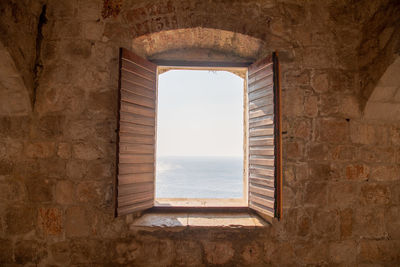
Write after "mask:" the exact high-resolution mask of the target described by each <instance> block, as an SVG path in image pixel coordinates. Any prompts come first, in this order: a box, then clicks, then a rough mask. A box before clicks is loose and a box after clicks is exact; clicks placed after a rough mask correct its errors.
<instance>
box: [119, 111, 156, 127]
mask: <svg viewBox="0 0 400 267" xmlns="http://www.w3.org/2000/svg"><path fill="white" fill-rule="evenodd" d="M120 121H121V122H129V123H136V124H140V125H149V126H154V125H155V121H154V118H152V117H146V116H142V115H138V114H133V113H129V112H123V111H121V112H120Z"/></svg>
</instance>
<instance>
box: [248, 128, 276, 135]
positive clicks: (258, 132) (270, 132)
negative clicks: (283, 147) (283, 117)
mask: <svg viewBox="0 0 400 267" xmlns="http://www.w3.org/2000/svg"><path fill="white" fill-rule="evenodd" d="M273 134H274V128H271V127H262V128H252V129H250V136H251V137H253V136H263V135H273Z"/></svg>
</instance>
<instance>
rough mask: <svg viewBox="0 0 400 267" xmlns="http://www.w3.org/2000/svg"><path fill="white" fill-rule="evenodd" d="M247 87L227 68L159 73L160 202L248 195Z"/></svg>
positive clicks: (158, 193) (158, 172)
mask: <svg viewBox="0 0 400 267" xmlns="http://www.w3.org/2000/svg"><path fill="white" fill-rule="evenodd" d="M243 88H244V79H243V78H241V77H239V76H238V75H236V74H233V73H231V72H228V71H215V70H212V71H211V70H177V69H175V70H169V71H167V72H165V73H162V74H159V78H158V111H157V114H158V116H157V150H156V151H157V152H156V155H157V160H156V201H157V199H166V198H167V199H232V198H233V199H243V198H244V189H243V186H244V170H243V169H244V160H243V159H244V146H243V140H244V124H243V123H244V118H243V114H244V109H243V107H244V99H243V98H244V91H243Z"/></svg>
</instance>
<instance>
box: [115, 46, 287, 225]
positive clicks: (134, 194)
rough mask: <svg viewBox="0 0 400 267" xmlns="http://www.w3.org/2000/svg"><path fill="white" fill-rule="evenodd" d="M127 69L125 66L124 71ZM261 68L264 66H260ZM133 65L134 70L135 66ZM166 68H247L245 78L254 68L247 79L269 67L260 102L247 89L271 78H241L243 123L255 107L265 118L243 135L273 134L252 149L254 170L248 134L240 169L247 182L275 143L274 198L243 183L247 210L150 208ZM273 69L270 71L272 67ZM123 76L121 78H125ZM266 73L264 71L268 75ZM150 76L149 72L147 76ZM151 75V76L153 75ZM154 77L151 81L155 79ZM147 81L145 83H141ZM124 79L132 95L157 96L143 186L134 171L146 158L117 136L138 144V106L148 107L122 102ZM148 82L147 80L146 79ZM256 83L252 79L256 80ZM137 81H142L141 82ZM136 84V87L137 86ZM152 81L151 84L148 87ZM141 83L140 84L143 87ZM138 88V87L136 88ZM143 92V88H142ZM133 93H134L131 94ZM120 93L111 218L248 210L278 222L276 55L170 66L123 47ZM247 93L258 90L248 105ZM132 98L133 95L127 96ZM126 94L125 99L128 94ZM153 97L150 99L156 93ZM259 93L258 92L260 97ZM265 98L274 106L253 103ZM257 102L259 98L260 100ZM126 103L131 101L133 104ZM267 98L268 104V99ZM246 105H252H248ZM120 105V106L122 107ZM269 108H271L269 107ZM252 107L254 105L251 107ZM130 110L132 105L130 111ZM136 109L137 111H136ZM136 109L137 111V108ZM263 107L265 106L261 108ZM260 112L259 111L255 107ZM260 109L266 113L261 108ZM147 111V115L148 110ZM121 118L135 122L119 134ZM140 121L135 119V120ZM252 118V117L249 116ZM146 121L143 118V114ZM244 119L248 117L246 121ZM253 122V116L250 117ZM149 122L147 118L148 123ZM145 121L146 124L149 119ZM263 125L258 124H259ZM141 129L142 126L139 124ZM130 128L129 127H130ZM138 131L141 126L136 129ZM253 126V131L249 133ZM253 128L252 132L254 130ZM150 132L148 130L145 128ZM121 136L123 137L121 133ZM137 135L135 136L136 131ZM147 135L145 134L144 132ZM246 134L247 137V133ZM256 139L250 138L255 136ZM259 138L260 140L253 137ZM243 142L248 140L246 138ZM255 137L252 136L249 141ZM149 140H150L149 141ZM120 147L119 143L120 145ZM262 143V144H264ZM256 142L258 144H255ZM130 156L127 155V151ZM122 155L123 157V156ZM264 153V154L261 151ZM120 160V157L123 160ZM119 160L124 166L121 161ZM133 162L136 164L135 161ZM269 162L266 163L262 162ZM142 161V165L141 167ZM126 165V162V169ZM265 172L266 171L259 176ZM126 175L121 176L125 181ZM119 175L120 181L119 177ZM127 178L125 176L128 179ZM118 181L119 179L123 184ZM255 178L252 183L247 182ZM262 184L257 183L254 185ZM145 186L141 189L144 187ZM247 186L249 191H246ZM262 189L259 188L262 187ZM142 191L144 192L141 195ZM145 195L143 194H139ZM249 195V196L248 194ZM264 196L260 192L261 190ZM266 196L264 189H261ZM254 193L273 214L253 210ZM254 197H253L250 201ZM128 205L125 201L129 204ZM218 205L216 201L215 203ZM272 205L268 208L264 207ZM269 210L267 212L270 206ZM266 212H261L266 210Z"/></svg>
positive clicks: (279, 164)
mask: <svg viewBox="0 0 400 267" xmlns="http://www.w3.org/2000/svg"><path fill="white" fill-rule="evenodd" d="M124 64H125V67H124ZM129 64H130V65H132V66H133V67H132V69H129V68H127V67H126V66H127V65H129ZM263 64H264V66H263ZM134 65H135V66H134ZM160 65H161V66H164V67H165V66H166V67H174V68H177V67H178V68H179V67H185V68H188V67H189V68H203V69H211V68H225V69H227V68H247V69H248V71H247V73H249V71H250V69H252V71H254V69H256V71H255V72H252V73H251V75H254V74H255V73H257V72H258V71H260V70H261V69H263V68H266V69H268V68H270V70H269V73H272V81H271V83H270V84H268V83H264V85H262V86H263V87H262V88H264V87H265V89H263V90H267V91H268V92H269V93H268V92H264V93H266V94H267V95H269V96H268V97H261V96H258V95H259V93H260V91H258V90H259V89H249V88H250V87H251V86H254V84H253V85H251V83H252V82H253V83H254V81H258V80H261V79H265V78H266V77H267V76H269V75H270V74H264V73H261V75H259V74H257V75H256V76H262V77H264V78H260V77H256V76H253V77H252V78H251V80H252V81H250V82H249V76H250V75H249V74H248V75H246V79H244V83H245V84H244V85H245V86H244V90H245V91H244V93H245V98H244V103H246V106H247V109H246V108H244V114H245V118H246V122H247V123H248V124H249V120H250V118H251V116H250V111H249V110H253V111H254V107H256V108H257V113H258V114H259V112H261V114H263V115H261V116H262V117H265V116H266V117H267V118H260V119H261V121H259V120H257V122H255V121H254V120H253V126H250V125H248V127H244V131H245V133H247V131H249V129H253V134H254V133H255V132H257V133H258V132H259V130H262V131H261V132H266V131H264V130H265V129H260V128H258V127H259V125H265V126H263V127H262V128H265V127H269V129H271V126H272V129H273V135H272V139H269V138H270V137H268V136H269V134H267V135H266V136H261V135H260V137H259V138H261V139H263V140H264V139H266V140H267V141H268V140H269V141H268V142H267V143H262V144H261V146H263V147H262V148H258V147H257V148H255V149H256V151H258V152H257V153H255V154H254V153H253V154H252V155H253V156H255V157H253V161H254V162H255V163H253V164H255V165H256V166H253V167H251V166H250V165H251V159H250V157H249V155H250V147H251V146H252V145H251V140H250V139H251V138H252V137H251V134H250V131H249V132H248V136H247V139H245V142H249V143H246V145H245V146H244V147H245V151H246V152H247V153H246V157H245V159H247V162H244V166H246V167H247V169H245V170H244V177H245V178H246V179H250V177H249V175H251V173H250V171H251V170H252V168H256V169H257V168H258V167H260V166H258V165H259V164H264V163H261V161H262V162H271V159H268V158H261V159H263V160H259V159H258V158H260V157H259V156H257V155H270V154H258V153H259V152H260V153H261V152H263V151H264V149H267V148H266V147H265V146H267V147H268V146H271V145H269V143H271V140H273V141H272V143H273V148H272V149H273V151H274V152H273V155H274V157H273V161H274V164H273V165H272V166H273V167H272V169H269V170H273V173H274V174H273V175H272V176H271V174H268V176H267V177H270V178H268V179H271V178H272V183H273V187H272V189H273V193H272V198H271V188H269V189H268V191H269V192H270V193H268V194H266V195H264V193H263V192H258V191H260V190H257V191H252V189H251V188H250V187H248V186H249V184H250V182H249V181H248V182H246V183H244V190H246V189H247V190H246V192H247V193H246V194H245V195H244V197H245V198H246V197H247V199H246V201H245V203H246V205H243V206H229V205H226V206H220V205H219V206H212V207H204V206H200V207H193V206H167V207H166V206H161V207H160V206H154V204H155V179H156V177H155V165H156V138H157V133H156V130H157V127H156V126H157V121H156V120H157V106H158V105H157V104H158V103H157V100H158V96H157V91H158V84H157V82H158V69H159V66H160ZM270 66H272V68H271V67H270ZM146 69H147V71H150V72H152V73H155V76H151V75H150V76H151V77H153V78H151V77H150V78H146V77H145V76H143V75H146V73H143V71H146ZM123 73H125V74H124V75H125V76H124V75H123ZM266 73H267V72H266ZM147 74H148V73H147ZM132 75H133V76H135V75H136V77H133V80H132V81H130V80H129V79H127V77H128V76H131V77H132ZM152 75H153V74H152ZM154 77H155V78H154ZM143 78H145V79H143ZM124 79H125V82H128V83H131V82H133V84H135V83H136V84H137V85H134V86H133V87H132V85H130V89H129V90H133V91H134V92H136V90H139V91H140V90H142V89H143V88H136V87H143V85H144V84H146V85H147V87H148V88H153V89H151V90H153V91H154V93H155V98H152V99H153V100H152V101H155V103H154V104H155V107H154V108H153V109H152V113H151V114H154V115H153V117H154V118H153V119H154V121H153V123H154V124H153V125H154V126H153V127H154V130H153V134H152V135H151V136H152V138H153V143H152V144H153V146H154V150H153V154H152V156H153V161H152V165H153V172H152V175H150V173H149V172H148V173H147V174H149V177H147V176H146V177H147V178H146V180H145V181H146V182H144V178H143V175H141V174H142V173H141V172H137V171H138V170H142V169H144V167H142V165H141V163H140V162H141V161H140V160H144V158H145V157H143V155H142V154H140V153H139V152H138V153H136V154H135V153H131V152H132V151H131V150H130V149H133V148H129V149H128V150H127V147H128V146H130V143H129V142H128V144H127V143H124V141H121V136H123V137H125V139H126V137H127V135H128V137H129V138H131V139H130V140H138V139H140V137H138V136H137V134H139V135H140V134H141V131H142V130H143V127H140V126H141V125H135V124H136V123H137V122H136V121H140V120H143V118H140V117H143V116H142V115H143V114H142V113H141V112H143V106H141V105H142V104H144V103H147V104H148V102H147V101H146V102H144V103H139V104H137V103H135V102H129V101H128V102H126V98H127V97H128V98H129V97H132V98H131V99H133V100H135V97H133V96H127V95H126V93H124V94H125V96H124V97H125V99H123V97H122V96H121V95H122V94H123V93H122V92H123V91H128V92H129V90H127V88H124V86H122V83H123V80H124ZM146 79H147V80H146ZM254 79H255V80H254ZM270 79H271V77H268V80H270ZM140 80H141V81H140ZM138 81H139V82H138ZM149 81H150V84H149V83H148V82H149ZM143 82H144V83H143ZM140 83H142V84H141V85H140ZM145 87H146V86H145ZM255 87H257V88H260V87H259V85H257V86H255ZM132 88H133V89H132ZM118 90H119V91H118V92H119V99H118V101H119V112H118V129H117V132H118V136H117V175H116V176H115V183H114V192H115V193H114V196H115V217H117V216H121V215H126V214H129V213H133V212H137V211H144V210H163V211H165V210H168V211H189V212H191V211H206V212H211V211H218V212H232V211H238V212H242V211H246V212H252V213H257V214H258V215H260V216H261V217H262V218H264V219H266V220H268V221H270V220H271V219H272V218H277V219H278V220H279V219H280V218H281V217H282V153H281V150H282V114H281V88H280V67H279V62H278V57H277V52H274V53H272V54H271V55H270V56H267V57H265V58H263V59H261V60H257V61H256V62H254V63H253V62H214V61H196V62H195V61H176V60H174V61H172V60H151V61H149V60H147V59H144V58H141V57H139V56H137V55H136V54H134V53H132V52H130V51H129V50H127V49H124V48H121V49H120V61H119V88H118ZM246 90H250V91H248V92H246ZM251 91H256V92H257V94H256V95H253V100H251V97H250V98H249V99H247V97H248V96H249V95H250V94H251V93H252V92H251ZM271 92H272V97H271ZM130 93H132V92H130ZM130 93H129V94H130ZM154 93H153V94H154ZM261 93H262V92H261ZM260 97H261V98H267V100H266V101H272V102H260V101H256V102H258V103H255V102H254V101H255V100H254V99H257V100H261V98H260ZM259 98H260V99H259ZM131 99H129V100H131ZM268 99H269V100H268ZM249 100H250V101H249ZM252 101H253V103H251V104H252V105H253V107H251V108H250V106H249V105H250V102H252ZM123 102H124V103H123ZM268 103H271V104H268ZM255 104H256V106H254V105H255ZM129 105H131V106H129ZM137 105H139V106H137ZM270 105H273V108H272V113H268V112H271V111H268V112H267V111H266V110H271V108H270V107H268V108H267V107H266V106H270ZM135 106H136V107H135ZM264 106H265V107H264ZM259 107H260V108H259ZM262 107H264V108H262ZM148 111H149V109H148V110H147V112H148ZM150 111H151V110H150ZM121 113H130V114H129V116H130V118H133V121H128V123H132V124H131V125H129V127H126V125H123V126H124V130H121V126H120V125H121V122H122V120H121ZM137 115H138V116H139V117H136V116H137ZM253 115H255V114H253ZM124 116H128V115H126V114H125V115H124ZM144 116H146V115H144ZM247 116H248V117H247ZM259 116H260V115H257V116H255V117H259ZM253 118H254V116H253ZM271 118H272V120H273V122H272V124H271V123H270V121H271ZM147 119H149V118H147ZM264 121H268V123H266V122H264ZM147 122H148V120H147ZM261 122H262V123H261ZM139 124H140V123H139ZM131 126H133V127H131ZM137 126H139V127H137ZM135 127H136V128H137V129H136V130H132V129H135ZM251 127H253V128H251ZM254 127H255V128H254ZM147 130H148V129H147ZM124 131H125V132H124ZM136 131H138V132H136ZM147 132H148V131H147ZM245 135H246V134H245ZM151 136H147V137H148V138H150V137H151ZM253 136H254V135H253ZM256 136H258V135H256ZM245 138H246V136H245ZM253 138H254V137H253ZM147 140H150V139H147ZM260 141H261V140H258V139H253V145H255V146H259V145H260V144H259V143H260ZM121 142H122V143H123V144H122V143H121ZM263 142H264V141H263ZM134 143H135V145H133V146H137V147H141V145H142V143H140V142H139V143H138V141H135V142H134ZM256 143H257V144H256ZM121 147H122V150H123V151H122V152H121ZM135 149H142V148H135ZM257 149H262V150H263V151H259V150H257ZM124 150H125V151H124ZM268 150H269V152H268V153H270V152H271V148H269V149H268ZM129 151H130V152H129ZM124 153H125V154H124ZM263 153H265V151H264V152H263ZM121 157H122V158H121ZM121 159H122V161H121ZM137 159H140V160H139V161H138V162H137ZM264 159H267V160H264ZM146 160H147V161H146V162H148V158H146ZM130 161H133V162H134V163H139V164H134V165H135V166H131V165H129V164H130ZM144 162H145V161H143V163H144ZM120 163H122V164H125V167H124V168H125V169H130V170H131V169H135V168H137V169H136V171H135V170H134V171H129V172H127V173H128V174H125V173H120V168H121V167H120ZM126 163H128V167H127V166H126ZM147 165H149V163H147ZM265 166H271V165H269V163H268V164H267V165H265ZM268 168H271V167H268ZM263 172H264V171H263ZM252 173H253V174H256V172H255V170H254V172H252ZM268 173H270V171H268ZM124 175H125V176H124ZM120 176H121V177H120ZM126 176H128V177H126ZM150 176H152V179H149V178H150ZM121 179H122V180H121ZM251 179H254V178H251ZM262 179H266V178H262ZM256 180H257V181H256V185H257V186H259V185H261V184H264V183H265V182H266V181H264V180H263V181H258V180H260V179H259V178H257V179H256ZM121 181H123V183H122V184H121V183H120V182H121ZM127 181H128V184H127ZM260 182H262V183H261V184H258V183H260ZM143 183H145V184H143ZM147 183H153V189H152V190H151V189H149V184H147ZM270 183H271V180H269V182H267V183H266V184H267V188H268V187H269V186H270V185H269V184H270ZM120 186H122V187H121V190H122V191H121V194H120V192H119V190H120ZM246 187H248V188H246ZM252 187H254V185H252ZM261 188H263V187H261ZM141 190H142V191H141ZM143 190H144V191H143ZM250 191H251V192H250ZM261 191H263V190H261ZM264 191H265V190H264ZM250 193H252V195H254V194H255V193H256V195H257V194H262V195H260V196H263V197H267V198H268V197H269V198H271V200H268V201H267V202H268V203H270V202H271V201H273V206H272V207H273V209H272V212H268V210H267V209H265V210H263V209H262V208H261V209H256V206H255V204H256V203H254V202H253V201H251V200H250V197H249V194H250ZM143 195H145V196H146V198H143ZM150 196H152V204H151V205H149V204H150V203H149V197H150ZM253 198H254V197H253ZM120 199H121V201H122V202H121V204H120ZM127 200H128V201H127ZM218 200H220V199H218ZM256 200H257V199H254V201H256ZM141 201H145V202H141ZM258 201H259V200H257V201H256V202H258ZM268 205H270V204H268ZM268 205H267V206H266V207H268ZM266 207H265V208H266Z"/></svg>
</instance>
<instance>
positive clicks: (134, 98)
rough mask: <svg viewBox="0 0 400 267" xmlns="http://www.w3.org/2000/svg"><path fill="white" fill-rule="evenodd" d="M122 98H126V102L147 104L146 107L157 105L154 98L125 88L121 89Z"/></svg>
mask: <svg viewBox="0 0 400 267" xmlns="http://www.w3.org/2000/svg"><path fill="white" fill-rule="evenodd" d="M121 99H122V100H124V101H125V102H128V103H131V104H137V105H141V106H145V107H149V108H154V107H155V103H154V100H153V99H151V98H148V97H145V96H141V95H138V94H135V93H132V92H130V91H128V90H125V89H123V88H122V91H121Z"/></svg>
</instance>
